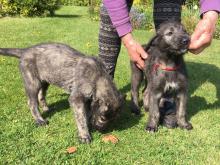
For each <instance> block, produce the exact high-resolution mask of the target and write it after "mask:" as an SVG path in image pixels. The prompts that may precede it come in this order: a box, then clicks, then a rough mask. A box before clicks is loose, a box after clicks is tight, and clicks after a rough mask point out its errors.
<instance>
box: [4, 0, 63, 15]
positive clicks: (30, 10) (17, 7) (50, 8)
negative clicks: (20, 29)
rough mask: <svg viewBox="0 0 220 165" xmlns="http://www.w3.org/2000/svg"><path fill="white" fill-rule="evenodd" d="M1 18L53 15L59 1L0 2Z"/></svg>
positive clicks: (8, 0)
mask: <svg viewBox="0 0 220 165" xmlns="http://www.w3.org/2000/svg"><path fill="white" fill-rule="evenodd" d="M0 4H1V5H0V8H1V10H0V14H1V15H2V16H14V15H21V16H45V15H48V14H49V15H53V14H54V12H55V10H57V9H58V8H59V6H60V4H61V3H60V0H22V1H21V0H0Z"/></svg>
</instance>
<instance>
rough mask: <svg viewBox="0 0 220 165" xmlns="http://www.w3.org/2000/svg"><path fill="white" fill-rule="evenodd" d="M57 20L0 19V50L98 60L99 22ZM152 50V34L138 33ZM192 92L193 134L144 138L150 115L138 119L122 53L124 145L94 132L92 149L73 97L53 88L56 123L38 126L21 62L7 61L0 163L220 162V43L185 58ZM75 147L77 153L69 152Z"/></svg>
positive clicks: (71, 15) (74, 15)
mask: <svg viewBox="0 0 220 165" xmlns="http://www.w3.org/2000/svg"><path fill="white" fill-rule="evenodd" d="M57 14H58V15H57V16H56V17H53V18H2V19H0V47H27V46H31V45H34V44H36V43H40V42H48V41H57V42H63V43H66V44H69V45H71V46H73V47H74V48H76V49H78V50H80V51H82V52H84V53H86V54H94V55H96V54H97V53H98V42H97V41H98V22H92V21H90V19H89V16H88V13H87V8H83V7H63V8H61V9H60V10H59V11H58V12H57ZM134 35H135V37H136V39H137V40H138V41H140V42H141V43H145V42H147V41H148V39H149V37H150V36H151V35H152V33H150V32H147V31H135V32H134ZM186 61H187V67H188V72H189V81H190V85H189V87H190V90H189V96H190V98H189V104H188V112H189V119H190V121H191V123H192V124H193V126H194V129H193V130H192V131H184V130H181V129H179V128H177V129H173V130H170V129H167V128H165V127H162V126H161V127H160V128H159V131H158V132H157V133H155V134H149V133H146V132H145V131H144V127H145V123H146V119H147V117H148V114H147V113H144V112H142V116H141V117H136V116H133V115H131V113H130V110H129V102H130V68H129V59H128V56H127V54H126V51H125V49H124V48H122V51H121V54H120V57H119V60H118V65H117V70H116V76H115V82H116V84H117V86H118V88H119V89H120V90H121V91H122V92H124V93H126V94H127V95H128V97H127V102H126V106H125V108H124V111H123V113H122V115H121V117H120V119H118V120H117V121H116V122H115V123H113V124H112V125H111V128H112V129H111V131H109V133H111V134H114V135H116V136H117V137H118V138H119V139H120V141H119V143H118V144H115V145H114V144H106V143H103V142H102V141H101V138H102V136H103V135H102V134H101V133H98V132H93V133H92V136H93V142H92V143H91V144H90V145H85V144H80V143H79V142H78V140H77V133H76V131H77V129H76V124H75V121H74V120H73V112H72V111H71V109H70V107H69V105H68V101H67V98H68V95H67V94H65V93H64V91H62V90H61V89H58V88H56V87H50V89H49V91H48V95H47V100H48V103H49V105H50V107H53V108H54V109H56V111H54V112H53V113H51V114H49V115H48V116H47V119H48V120H49V122H50V124H49V125H48V126H46V127H36V126H35V124H34V121H33V119H32V117H31V113H30V112H29V109H28V106H27V101H26V96H25V93H24V88H23V84H22V80H21V76H20V73H19V70H18V60H17V59H15V58H9V57H3V56H0V164H97V165H98V164H123V165H125V164H163V165H164V164H167V165H170V164H183V165H187V164H195V165H201V164H205V165H206V164H211V165H215V164H216V165H217V164H219V162H220V100H219V99H220V41H217V40H214V41H213V44H212V46H210V47H209V48H208V49H207V50H206V51H204V52H203V53H202V54H201V55H199V56H195V55H192V54H187V55H186ZM70 146H76V147H77V148H78V150H77V152H76V153H74V154H67V153H66V149H67V148H68V147H70Z"/></svg>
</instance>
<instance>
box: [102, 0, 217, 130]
mask: <svg viewBox="0 0 220 165" xmlns="http://www.w3.org/2000/svg"><path fill="white" fill-rule="evenodd" d="M184 2H185V0H154V2H153V19H154V25H155V29H156V30H157V29H158V27H159V25H160V24H161V23H162V22H164V21H167V20H170V19H172V20H175V21H181V7H182V5H183V4H184ZM132 3H133V0H103V3H102V5H101V8H100V29H99V57H100V58H101V59H102V61H103V63H104V65H105V67H106V71H107V72H108V73H109V75H111V76H112V78H114V72H115V67H116V63H117V59H118V55H119V53H120V49H121V43H123V44H124V46H125V48H126V49H127V52H128V55H129V56H130V60H131V61H133V62H135V63H136V65H137V66H138V67H139V68H140V69H143V67H144V60H145V59H147V56H148V54H147V53H146V52H145V51H144V50H143V48H142V47H141V45H140V43H138V42H137V41H136V40H135V39H134V38H133V36H132V26H131V23H130V18H129V11H130V9H131V6H132ZM219 12H220V1H219V0H200V14H201V19H200V21H199V22H198V24H197V26H196V28H195V30H194V32H193V34H192V35H191V42H190V45H189V51H190V52H192V53H194V54H199V53H201V52H202V51H203V50H204V49H205V48H206V47H208V46H209V45H210V44H211V41H212V38H213V34H214V32H215V26H216V23H217V20H218V14H219ZM163 112H165V113H164V119H163V121H162V122H163V124H164V125H165V126H166V127H168V128H173V127H175V126H176V117H175V115H176V108H175V104H174V103H173V102H169V101H167V102H165V103H164V110H163Z"/></svg>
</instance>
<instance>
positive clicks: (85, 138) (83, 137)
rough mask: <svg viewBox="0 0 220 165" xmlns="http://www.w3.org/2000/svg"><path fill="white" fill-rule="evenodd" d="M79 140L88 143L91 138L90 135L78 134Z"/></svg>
mask: <svg viewBox="0 0 220 165" xmlns="http://www.w3.org/2000/svg"><path fill="white" fill-rule="evenodd" d="M79 141H80V142H81V143H86V144H89V143H91V141H92V138H91V136H90V135H85V136H79Z"/></svg>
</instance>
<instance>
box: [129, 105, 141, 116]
mask: <svg viewBox="0 0 220 165" xmlns="http://www.w3.org/2000/svg"><path fill="white" fill-rule="evenodd" d="M131 113H133V114H135V115H140V114H141V111H140V108H139V107H137V106H135V105H131Z"/></svg>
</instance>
